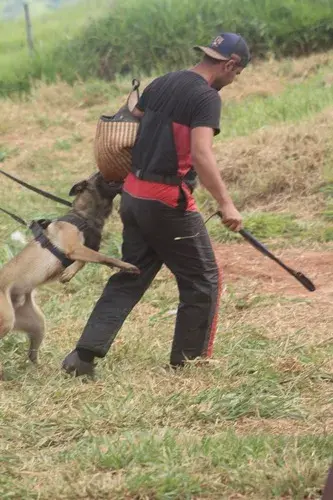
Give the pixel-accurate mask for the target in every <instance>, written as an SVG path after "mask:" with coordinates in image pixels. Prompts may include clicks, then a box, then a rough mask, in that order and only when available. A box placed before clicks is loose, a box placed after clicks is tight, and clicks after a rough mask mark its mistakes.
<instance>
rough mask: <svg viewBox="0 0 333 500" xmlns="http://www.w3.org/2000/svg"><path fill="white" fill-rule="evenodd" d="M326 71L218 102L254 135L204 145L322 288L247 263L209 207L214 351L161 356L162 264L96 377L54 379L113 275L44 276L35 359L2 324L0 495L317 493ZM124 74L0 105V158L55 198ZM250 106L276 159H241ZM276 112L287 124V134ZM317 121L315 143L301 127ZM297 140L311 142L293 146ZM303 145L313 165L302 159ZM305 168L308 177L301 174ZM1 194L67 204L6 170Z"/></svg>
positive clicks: (323, 369) (327, 348)
mask: <svg viewBox="0 0 333 500" xmlns="http://www.w3.org/2000/svg"><path fill="white" fill-rule="evenodd" d="M284 65H285V63H283V67H284ZM281 66H282V65H281ZM263 71H266V72H268V71H269V68H268V69H267V68H266V69H265V68H263ZM322 71H325V72H327V74H329V72H330V71H331V66H330V65H328V66H327V68H323V69H319V70H318V71H317V72H316V74H315V76H313V77H311V78H309V79H308V80H307V81H305V82H303V83H301V84H299V85H298V86H296V85H295V82H294V84H290V86H289V87H288V91H287V90H286V91H282V92H281V93H280V94H279V95H274V96H271V97H268V98H265V97H261V98H259V97H258V96H257V97H253V96H252V97H251V96H249V97H247V98H246V100H245V101H244V100H241V101H240V102H236V100H235V101H233V102H232V104H229V103H228V104H227V106H226V109H225V114H226V116H227V118H228V117H229V116H230V117H231V114H230V115H229V113H231V112H232V113H233V114H232V116H233V125H234V127H235V129H234V130H235V134H247V133H249V132H253V135H251V136H249V137H248V138H242V137H236V139H233V138H232V137H230V136H229V137H228V142H227V141H223V140H222V141H217V142H216V145H215V146H216V148H217V153H218V154H219V155H222V154H223V157H224V156H225V161H226V162H227V163H228V164H229V165H230V169H229V170H227V169H226V177H227V179H228V180H227V182H228V186H229V187H230V188H231V190H232V192H233V194H234V195H235V199H236V200H237V201H238V202H239V203H243V205H242V212H243V214H244V219H245V226H246V227H247V228H248V229H249V230H250V231H251V232H253V234H254V235H255V236H257V237H258V238H259V239H260V240H261V241H263V242H264V243H265V244H267V246H268V247H269V248H272V247H273V248H281V247H283V248H284V251H286V256H287V257H288V258H287V257H286V261H287V262H288V263H289V261H290V264H291V265H292V266H295V268H297V269H298V268H299V269H302V271H304V272H305V274H309V276H310V277H311V279H312V278H313V280H314V282H315V283H316V284H317V283H318V292H316V293H314V294H307V293H306V292H304V293H303V289H302V287H301V286H299V285H298V284H297V282H296V281H294V280H293V278H292V277H291V276H289V275H287V274H283V272H282V270H281V271H280V269H279V271H280V272H281V274H278V273H276V274H274V269H275V267H274V266H273V267H269V265H268V263H267V260H265V259H264V258H262V259H261V257H260V259H258V260H255V258H256V256H257V255H258V254H257V253H256V252H255V251H254V250H253V253H250V252H249V251H248V250H249V247H248V246H246V245H241V243H242V239H241V238H240V237H239V236H237V235H234V234H233V233H230V232H228V231H227V230H225V229H224V228H223V226H222V225H221V223H220V221H219V220H217V219H216V220H215V219H213V220H211V221H210V222H209V223H208V224H207V228H208V230H209V233H210V234H211V236H212V238H213V239H214V243H215V244H216V245H217V251H218V255H219V258H220V262H221V263H222V264H223V265H224V267H225V270H226V272H225V276H224V285H223V295H222V297H223V298H222V302H221V306H220V316H219V322H218V334H217V337H216V342H215V349H214V362H212V363H211V364H210V365H208V366H201V367H200V366H197V365H196V364H193V365H191V366H188V367H186V368H185V369H184V370H183V371H180V372H178V371H177V372H169V371H166V370H164V369H163V366H164V365H165V363H167V362H168V358H169V351H170V347H171V342H172V336H173V330H174V321H175V314H174V311H175V310H176V308H177V305H178V293H177V287H176V283H175V280H174V279H173V278H172V276H171V274H170V273H169V271H168V270H167V269H165V268H164V269H163V270H162V271H161V273H160V274H159V275H158V276H157V278H156V280H155V281H154V282H153V284H152V286H151V287H150V288H149V290H148V291H147V293H146V294H145V296H144V297H143V299H142V301H141V302H140V304H139V305H138V306H137V307H136V308H135V309H134V311H133V313H132V314H131V316H130V317H129V318H128V320H127V321H126V322H125V324H124V326H123V328H122V330H121V332H120V333H119V335H118V337H117V340H116V342H115V344H114V345H113V347H112V349H111V351H110V353H109V354H108V356H107V357H106V358H105V359H103V360H100V361H99V363H98V366H97V378H96V381H95V382H94V383H92V382H91V383H87V381H85V380H78V379H71V378H69V377H66V376H64V375H63V374H62V373H61V370H60V366H61V362H62V360H63V358H64V356H65V355H66V354H67V353H68V352H69V351H70V350H71V349H72V348H73V347H74V345H75V343H76V341H77V339H78V337H79V336H80V334H81V331H82V329H83V327H84V325H85V323H86V321H87V319H88V317H89V314H90V311H91V310H92V308H93V305H94V303H95V301H96V300H97V299H98V297H99V296H100V294H101V292H102V290H103V287H104V285H105V283H106V281H107V279H108V278H109V276H110V274H111V273H112V272H111V271H110V270H109V269H107V268H106V267H102V266H100V267H99V266H97V265H93V264H89V265H87V266H86V267H85V268H84V269H83V270H82V271H81V272H80V273H79V274H78V275H77V276H76V277H75V279H73V281H72V282H70V283H68V284H67V285H61V284H59V283H52V284H47V285H45V286H44V287H42V288H41V289H40V290H39V291H38V296H37V297H38V298H37V300H38V303H39V304H40V305H41V307H42V309H43V311H44V313H45V315H46V320H47V335H46V338H45V342H44V343H43V347H42V350H41V357H40V366H39V367H38V368H36V367H33V366H31V365H30V364H29V363H28V362H27V360H26V354H27V340H26V338H25V336H24V335H22V334H20V333H13V334H12V335H8V336H7V337H6V338H4V339H3V340H1V342H0V366H2V368H3V373H4V380H3V381H1V382H0V384H1V395H0V401H1V404H0V497H1V498H4V499H13V500H14V499H15V500H16V499H28V500H29V499H34V500H37V499H38V500H49V499H50V498H52V499H54V500H73V499H76V498H82V499H87V500H88V499H96V500H97V499H108V500H109V499H110V500H118V499H119V500H184V499H188V500H206V499H207V500H208V499H209V500H220V499H226V500H227V499H228V500H229V499H230V500H231V499H235V498H237V499H245V498H246V499H249V500H268V499H280V500H282V499H283V500H295V499H296V500H303V499H304V498H309V499H310V498H311V499H318V500H319V499H320V490H321V489H322V487H323V484H324V481H325V477H326V472H327V469H328V466H329V464H330V463H331V461H332V446H333V442H332V437H331V436H332V421H331V405H332V387H331V384H332V381H333V375H332V355H333V343H332V332H331V325H332V322H333V316H332V308H331V307H330V304H331V295H330V293H331V292H330V290H331V288H330V286H331V285H330V282H329V276H330V267H329V266H330V255H331V254H330V251H331V249H332V237H333V235H332V228H331V226H332V219H331V215H330V211H331V201H332V168H331V161H330V158H331V156H330V155H331V146H330V141H331V120H330V114H329V109H330V108H329V107H330V106H332V102H331V91H330V89H329V88H328V89H326V94H324V93H322V89H321V87H320V83H319V82H320V79H321V78H322V77H323V74H322V73H321V72H322ZM325 74H326V73H325ZM244 75H245V74H244ZM244 77H245V76H244ZM291 80H293V79H292V78H291ZM126 85H127V80H117V81H116V82H114V83H113V84H112V85H110V89H109V87H108V84H107V83H105V82H96V81H89V82H88V83H87V84H86V85H85V84H83V83H77V84H75V85H74V88H73V89H70V88H68V87H67V86H65V85H64V84H63V83H59V84H58V85H55V86H50V87H47V86H45V85H41V86H40V87H39V88H36V89H34V92H33V93H32V95H31V96H30V98H29V99H25V100H22V102H17V101H16V100H14V101H12V102H11V101H9V100H8V99H6V100H4V101H3V106H4V113H5V115H6V120H4V121H3V124H2V129H1V131H2V132H1V133H2V136H1V140H0V144H1V146H0V154H2V157H3V160H2V163H1V166H2V167H3V168H5V169H8V171H11V172H13V173H14V174H15V173H16V175H18V176H19V177H21V178H22V179H25V180H27V181H28V182H31V183H32V184H34V185H38V186H40V187H41V188H44V189H47V190H49V191H51V192H53V193H55V194H58V195H60V196H62V197H64V198H66V199H68V198H69V197H68V192H69V189H70V187H71V185H72V184H73V183H74V182H76V181H77V180H79V179H81V178H82V177H84V176H86V175H89V174H90V173H91V171H92V169H93V164H92V156H91V148H92V137H93V133H94V130H95V123H96V118H97V117H98V114H99V113H100V112H101V110H102V109H109V108H112V109H113V107H116V106H117V105H118V104H117V103H118V100H119V101H120V100H121V96H123V95H124V94H125V93H126V91H127V87H126ZM108 90H109V92H108ZM303 93H304V95H303ZM312 94H314V97H313V100H310V98H311V99H312V97H311V96H312ZM290 95H292V97H290ZM307 98H309V100H310V102H311V107H310V110H307V108H306V106H305V104H304V103H305V102H306V99H307ZM321 100H322V101H323V103H324V105H325V107H327V108H328V109H327V115H325V116H324V117H322V116H321V115H318V116H317V114H316V113H317V112H319V111H320V110H321V109H323V108H322V107H321V106H322V104H321ZM265 103H267V113H266V107H265ZM286 103H287V104H286ZM255 109H258V112H257V115H256V112H255ZM231 110H233V111H231ZM260 110H261V111H260ZM236 111H237V112H236ZM275 111H276V112H275ZM260 112H262V113H263V114H264V119H265V120H266V122H267V123H270V124H271V125H277V124H278V125H279V127H276V128H273V127H272V128H271V129H269V130H271V133H272V134H273V135H275V134H277V139H278V140H277V142H274V141H273V139H272V140H270V137H271V136H268V140H267V142H268V143H269V147H270V148H272V149H273V153H274V154H276V156H277V160H278V162H277V163H278V165H277V167H276V168H275V164H274V162H271V163H269V165H271V168H268V167H267V163H268V162H269V161H270V156H269V154H268V153H267V151H266V150H264V152H263V153H262V155H263V156H264V160H263V159H262V158H259V157H258V158H259V159H260V161H261V163H259V164H258V161H257V157H256V156H255V155H254V154H252V156H251V154H250V153H251V151H252V150H251V149H250V150H249V153H248V152H247V150H246V148H245V153H244V162H243V163H242V162H240V160H239V156H238V154H239V145H240V146H241V151H242V147H243V146H242V145H243V141H244V144H245V145H246V146H247V145H248V143H249V144H250V146H251V147H253V148H256V150H258V149H260V151H262V148H264V146H265V144H264V143H263V142H262V143H259V146H258V142H257V140H258V135H256V133H255V129H256V128H258V127H259V128H261V127H262V126H263V125H265V123H266V122H265V123H263V122H262V121H261V120H260V119H259V118H258V117H259V115H260ZM246 113H247V115H246ZM271 115H273V116H272V117H271ZM310 115H311V116H310ZM252 117H254V122H255V127H253V126H252ZM308 118H309V121H307V119H308ZM228 119H229V118H228ZM222 120H223V121H224V118H222ZM284 120H290V123H291V124H294V125H292V128H289V125H288V126H287V127H288V128H287V129H286V130H287V132H285V131H283V130H284V126H283V122H284ZM298 122H299V123H298ZM319 126H320V127H321V128H320V141H318V140H317V136H316V135H313V134H312V132H313V130H314V129H316V130H317V128H318V127H319ZM223 127H224V128H225V124H223ZM298 127H301V128H300V129H299V128H298ZM286 134H287V135H288V136H289V135H292V134H294V136H293V137H292V140H291V141H290V142H288V143H287V146H288V147H287V148H286V151H287V153H286V154H284V149H283V148H282V149H281V150H280V149H277V150H275V148H276V147H278V146H279V145H280V143H281V140H282V141H286V138H285V135H286ZM221 136H222V137H221V138H222V139H223V134H221ZM305 136H306V137H307V139H308V141H309V143H308V144H309V147H308V149H302V148H301V144H300V139H299V138H304V137H305ZM272 137H273V136H272ZM283 144H284V142H283ZM244 147H245V146H244ZM266 153H267V154H266ZM228 155H229V156H228ZM312 155H313V156H312ZM304 156H309V158H308V159H307V161H308V163H309V164H311V169H310V168H308V167H307V163H306V162H305V163H302V161H300V159H302V158H303V157H304ZM223 157H222V158H223ZM294 158H296V160H295V164H294V163H293V159H294ZM221 161H222V160H221ZM244 164H245V166H244ZM274 168H275V169H274ZM244 169H245V170H244ZM231 170H232V171H231ZM277 171H279V172H280V171H281V172H285V171H287V172H289V173H290V176H292V184H293V186H292V188H293V191H292V190H291V192H292V197H293V198H294V199H293V204H292V205H288V206H287V205H286V206H284V205H285V200H287V201H288V203H289V198H288V197H287V195H286V194H285V193H284V192H283V191H278V192H276V191H277V188H276V186H278V187H279V186H280V185H283V182H286V179H287V177H286V176H285V177H283V178H281V181H280V183H278V182H277V183H274V182H272V179H273V181H274V180H275V179H276V175H277ZM304 177H307V179H306V182H304V183H302V182H298V181H299V180H302V179H303V178H304ZM240 179H242V181H243V184H241V183H240ZM287 180H288V179H287ZM266 184H267V185H268V184H270V188H269V189H268V188H267V190H266V191H265V186H266ZM274 186H275V187H274ZM290 189H291V188H290ZM264 191H265V192H264ZM261 192H264V196H265V197H264V198H260V196H259V195H260V193H261ZM0 194H1V206H5V207H6V208H8V209H9V210H12V211H13V212H15V213H18V214H19V215H21V216H23V217H24V218H25V219H27V220H29V219H31V218H37V217H51V218H53V217H56V216H57V215H61V214H63V213H65V211H66V209H65V207H62V206H60V205H58V204H55V203H54V202H52V201H50V200H46V199H44V198H41V197H39V196H38V195H36V194H34V193H30V192H28V191H27V190H25V189H24V188H21V187H19V186H17V185H16V184H13V183H12V181H10V180H8V179H5V178H3V179H1V184H0ZM281 196H282V201H280V205H278V207H277V208H276V209H274V203H273V202H274V201H275V200H276V199H278V198H279V197H281ZM196 197H197V200H198V204H199V206H200V209H201V211H202V213H203V214H204V215H205V216H208V215H209V214H211V213H213V210H214V209H215V203H214V202H213V201H212V200H211V198H210V197H209V196H207V194H206V193H205V192H204V191H203V190H198V191H197V193H196ZM248 199H250V200H251V203H249V202H248V201H247V200H248ZM279 199H280V198H279ZM312 203H314V205H313V206H312ZM118 208H119V200H118V201H116V203H115V211H114V215H113V217H112V219H110V221H109V222H108V224H107V227H106V229H105V232H104V239H103V243H102V250H103V251H105V252H106V253H108V254H110V255H113V256H116V257H118V256H120V255H121V242H122V238H121V224H120V220H119V216H118V212H117V210H118ZM16 230H20V231H21V232H22V233H23V234H25V235H26V236H27V237H30V236H31V235H30V233H29V232H28V231H27V230H25V229H24V228H23V229H22V228H21V227H20V226H19V225H18V224H17V223H16V222H14V221H13V220H11V219H10V218H9V217H7V216H6V215H4V214H2V215H0V237H1V245H0V264H1V265H3V264H4V263H5V262H6V261H8V260H9V259H10V258H12V256H13V255H16V254H17V253H18V251H19V250H20V248H22V244H21V243H19V242H17V241H13V240H12V239H11V235H12V233H13V232H14V231H16ZM220 242H222V243H228V245H227V246H224V245H219V243H220ZM309 250H310V251H309ZM289 252H290V253H289ZM229 256H230V259H229ZM289 259H290V260H289ZM293 260H294V263H293ZM325 262H326V265H324V263H325ZM270 269H273V271H272V275H271V271H270ZM252 271H253V273H252Z"/></svg>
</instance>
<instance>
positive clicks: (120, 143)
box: [94, 80, 140, 182]
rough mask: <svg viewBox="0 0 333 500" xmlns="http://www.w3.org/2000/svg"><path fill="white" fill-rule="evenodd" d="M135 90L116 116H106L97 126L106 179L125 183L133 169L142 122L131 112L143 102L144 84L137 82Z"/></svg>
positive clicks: (96, 150)
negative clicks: (140, 123)
mask: <svg viewBox="0 0 333 500" xmlns="http://www.w3.org/2000/svg"><path fill="white" fill-rule="evenodd" d="M132 85H133V88H132V91H131V92H130V94H129V96H128V98H127V102H126V104H125V106H123V107H122V108H121V109H120V110H119V111H118V112H117V113H116V114H115V115H113V116H107V115H102V116H101V117H100V118H99V120H98V123H97V130H96V136H95V142H94V153H95V160H96V164H97V167H98V169H99V171H100V172H101V174H102V176H103V177H104V179H105V180H106V181H108V182H110V181H117V182H119V181H122V180H124V179H125V177H126V176H127V174H128V173H129V172H130V170H131V166H132V152H131V149H132V147H133V146H134V142H135V139H136V135H137V131H138V127H139V120H138V119H137V118H135V117H134V116H133V115H132V114H131V111H132V110H133V108H134V107H135V105H136V104H137V102H138V100H139V85H140V82H138V81H137V80H133V82H132Z"/></svg>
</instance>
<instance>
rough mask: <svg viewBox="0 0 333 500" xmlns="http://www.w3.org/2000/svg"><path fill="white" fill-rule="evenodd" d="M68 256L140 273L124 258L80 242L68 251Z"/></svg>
mask: <svg viewBox="0 0 333 500" xmlns="http://www.w3.org/2000/svg"><path fill="white" fill-rule="evenodd" d="M66 256H67V257H68V258H69V259H72V260H79V261H81V262H96V263H98V264H105V265H106V266H108V267H119V269H121V270H123V271H126V272H129V273H133V274H139V273H140V270H139V269H138V268H137V267H136V266H133V265H132V264H128V263H127V262H123V261H122V260H119V259H115V258H113V257H109V256H108V255H104V254H101V253H99V252H96V251H95V250H91V249H90V248H88V247H85V246H84V245H80V244H78V245H76V246H75V247H74V248H73V249H72V250H69V251H68V252H67V253H66Z"/></svg>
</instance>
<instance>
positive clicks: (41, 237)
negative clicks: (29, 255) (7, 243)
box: [0, 207, 74, 267]
mask: <svg viewBox="0 0 333 500" xmlns="http://www.w3.org/2000/svg"><path fill="white" fill-rule="evenodd" d="M0 210H1V212H4V213H5V214H7V215H9V216H10V217H11V218H12V219H14V220H15V221H16V222H19V223H20V224H21V225H22V226H24V227H27V228H28V229H30V230H31V232H32V234H33V235H34V238H35V241H38V242H39V243H40V245H41V247H42V248H46V249H47V250H49V251H50V252H51V253H52V254H53V255H54V256H55V257H56V258H57V259H58V260H60V262H61V264H62V265H63V266H64V267H69V266H70V265H71V264H73V262H74V260H71V259H69V258H68V257H67V256H66V255H65V254H64V252H62V251H61V250H60V249H59V248H58V247H56V246H55V245H53V243H52V242H51V240H49V238H48V237H47V236H46V234H45V233H44V229H46V228H47V226H48V225H49V224H50V222H51V221H49V220H47V219H40V220H38V221H36V220H33V221H31V223H30V224H28V223H27V222H26V221H25V220H24V219H22V217H20V216H19V215H16V214H13V212H10V211H9V210H5V209H4V208H2V207H0Z"/></svg>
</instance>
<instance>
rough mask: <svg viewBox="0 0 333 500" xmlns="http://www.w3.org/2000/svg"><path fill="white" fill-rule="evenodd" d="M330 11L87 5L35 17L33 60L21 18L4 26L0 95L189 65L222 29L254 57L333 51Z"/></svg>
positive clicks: (172, 0) (324, 2) (260, 1)
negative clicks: (36, 84)
mask: <svg viewBox="0 0 333 500" xmlns="http://www.w3.org/2000/svg"><path fill="white" fill-rule="evenodd" d="M331 9H332V0H317V3H316V9H313V7H312V2H310V0H303V1H302V2H299V1H297V0H284V2H282V4H281V2H280V1H279V0H256V1H255V2H249V1H247V2H235V1H230V0H224V1H223V3H222V4H221V2H220V1H218V0H209V1H206V2H205V3H202V2H201V1H199V0H191V2H189V1H185V2H177V1H176V0H151V1H150V2H148V3H147V2H146V1H145V0H136V1H135V2H134V1H133V0H126V1H123V0H122V1H115V2H113V3H112V6H111V8H110V3H109V1H107V0H103V1H102V2H98V8H97V7H96V2H91V1H90V0H82V1H81V2H80V3H79V4H78V5H75V6H73V7H66V8H63V9H60V10H57V11H56V12H55V13H54V14H52V15H51V14H45V15H44V16H39V17H37V18H36V20H34V33H35V35H34V36H35V47H36V54H35V56H34V57H33V58H29V56H28V54H27V49H26V46H25V32H24V23H23V21H22V20H18V21H13V22H7V23H6V24H5V26H2V28H3V29H2V34H1V35H0V53H1V56H0V69H1V78H0V95H8V94H12V93H17V92H19V93H24V92H27V91H29V90H30V88H31V82H32V81H34V80H36V79H37V80H38V79H42V80H45V81H56V79H57V78H59V77H60V78H62V79H64V80H66V81H67V82H70V83H73V82H74V81H77V80H78V79H89V78H96V77H101V78H104V79H106V80H112V79H114V78H115V77H116V76H117V75H123V74H127V75H135V76H142V75H151V74H154V73H156V72H163V71H168V70H171V69H176V68H182V67H184V66H185V67H186V66H188V65H190V64H193V63H194V62H195V61H196V60H197V56H196V55H195V54H194V52H193V50H192V46H193V45H195V44H198V43H199V44H207V43H208V42H209V41H210V40H211V38H212V37H213V36H215V35H216V34H217V33H219V32H220V31H221V30H225V31H226V30H228V31H235V32H241V33H242V34H243V35H244V36H245V38H247V39H248V42H249V44H250V47H251V50H252V53H253V55H254V56H255V57H262V56H263V55H267V54H268V53H275V54H276V55H277V56H278V57H280V56H282V57H285V56H287V55H291V56H294V55H303V54H307V53H310V52H313V51H318V50H322V51H324V50H327V49H329V48H331V47H332V39H333V37H332V33H333V25H332V16H331ZM72 19H75V22H73V21H72ZM147 19H149V22H147ZM2 24H3V23H2ZM133 27H135V29H133ZM129 41H130V43H129ZM147 54H148V56H147Z"/></svg>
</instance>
